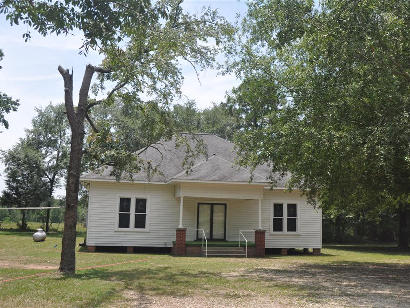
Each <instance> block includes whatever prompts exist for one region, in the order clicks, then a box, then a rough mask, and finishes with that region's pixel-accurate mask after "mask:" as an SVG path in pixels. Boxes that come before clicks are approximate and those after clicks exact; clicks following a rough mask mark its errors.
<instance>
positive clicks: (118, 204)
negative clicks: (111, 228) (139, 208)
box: [115, 195, 150, 232]
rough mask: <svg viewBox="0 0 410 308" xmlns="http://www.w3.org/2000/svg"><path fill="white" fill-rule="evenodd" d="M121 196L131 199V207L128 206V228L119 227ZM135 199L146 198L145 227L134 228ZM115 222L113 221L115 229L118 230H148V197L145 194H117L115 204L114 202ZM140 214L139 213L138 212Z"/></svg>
mask: <svg viewBox="0 0 410 308" xmlns="http://www.w3.org/2000/svg"><path fill="white" fill-rule="evenodd" d="M121 198H130V199H131V208H130V227H129V228H120V227H119V226H118V225H119V220H120V199H121ZM136 199H145V200H147V202H146V206H145V215H146V216H145V228H135V227H133V226H135V215H136V214H138V213H135V204H136ZM115 209H116V213H117V214H116V222H115V231H120V232H123V231H124V232H149V216H150V215H149V212H150V198H149V197H148V196H146V195H118V196H117V204H116V207H115ZM138 215H141V214H138Z"/></svg>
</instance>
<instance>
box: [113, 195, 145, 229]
mask: <svg viewBox="0 0 410 308" xmlns="http://www.w3.org/2000/svg"><path fill="white" fill-rule="evenodd" d="M146 226H147V199H144V198H127V197H120V200H119V208H118V229H120V230H122V229H135V230H138V229H146Z"/></svg>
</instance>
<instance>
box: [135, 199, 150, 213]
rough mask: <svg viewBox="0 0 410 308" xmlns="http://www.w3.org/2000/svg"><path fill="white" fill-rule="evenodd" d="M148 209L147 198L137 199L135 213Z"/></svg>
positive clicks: (144, 211)
mask: <svg viewBox="0 0 410 308" xmlns="http://www.w3.org/2000/svg"><path fill="white" fill-rule="evenodd" d="M146 210H147V200H146V199H135V213H146Z"/></svg>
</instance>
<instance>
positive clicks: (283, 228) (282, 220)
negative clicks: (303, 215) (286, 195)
mask: <svg viewBox="0 0 410 308" xmlns="http://www.w3.org/2000/svg"><path fill="white" fill-rule="evenodd" d="M272 231H273V232H297V231H298V206H297V204H296V203H274V204H273V221H272Z"/></svg>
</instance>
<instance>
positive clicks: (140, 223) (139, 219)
mask: <svg viewBox="0 0 410 308" xmlns="http://www.w3.org/2000/svg"><path fill="white" fill-rule="evenodd" d="M146 216H147V215H144V214H135V228H145V218H146Z"/></svg>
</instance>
